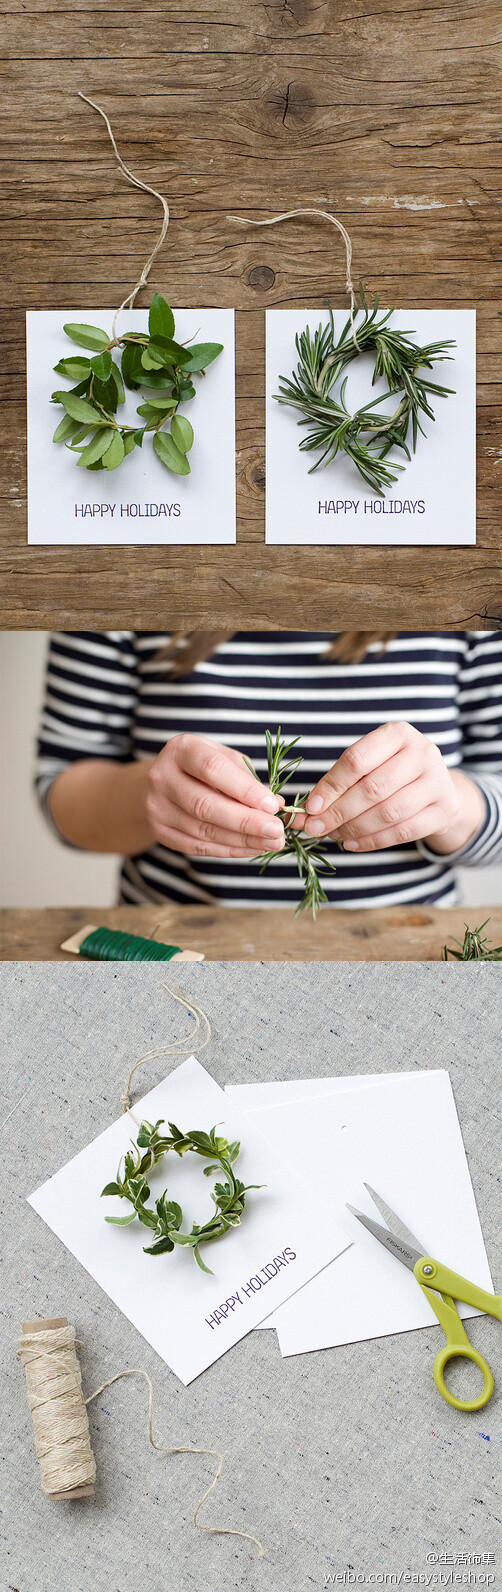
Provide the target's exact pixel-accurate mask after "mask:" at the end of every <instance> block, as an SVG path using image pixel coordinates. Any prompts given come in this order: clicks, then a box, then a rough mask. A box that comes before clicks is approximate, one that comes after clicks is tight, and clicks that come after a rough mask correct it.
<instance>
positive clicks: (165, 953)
mask: <svg viewBox="0 0 502 1592" xmlns="http://www.w3.org/2000/svg"><path fill="white" fill-rule="evenodd" d="M180 950H181V946H179V945H162V943H161V941H160V940H145V939H142V938H141V936H140V935H139V934H124V933H123V931H122V929H106V928H100V929H93V931H92V934H88V935H87V936H86V938H85V940H82V944H81V945H80V947H79V952H80V956H85V957H87V958H88V959H89V960H90V961H94V962H170V961H171V957H172V956H175V955H176V952H177V951H180Z"/></svg>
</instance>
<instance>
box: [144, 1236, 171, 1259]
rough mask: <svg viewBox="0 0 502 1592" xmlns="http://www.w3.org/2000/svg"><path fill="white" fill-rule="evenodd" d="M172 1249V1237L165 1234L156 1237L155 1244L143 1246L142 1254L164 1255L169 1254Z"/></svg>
mask: <svg viewBox="0 0 502 1592" xmlns="http://www.w3.org/2000/svg"><path fill="white" fill-rule="evenodd" d="M172 1249H174V1244H173V1242H172V1239H171V1238H168V1237H167V1236H166V1237H165V1238H158V1239H157V1242H156V1243H155V1244H150V1245H148V1247H146V1246H144V1248H143V1254H144V1255H166V1254H170V1252H171V1250H172Z"/></svg>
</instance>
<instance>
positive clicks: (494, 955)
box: [441, 918, 502, 962]
mask: <svg viewBox="0 0 502 1592" xmlns="http://www.w3.org/2000/svg"><path fill="white" fill-rule="evenodd" d="M489 922H490V919H489V918H485V921H484V923H480V925H479V928H478V929H470V928H469V926H468V924H467V923H466V924H465V925H464V927H465V934H464V938H463V940H454V942H453V945H443V949H442V952H441V961H442V962H449V961H450V958H451V957H453V958H454V960H455V961H456V962H502V945H492V944H491V942H490V940H489V938H488V935H486V934H485V936H484V938H483V929H486V925H487V923H489ZM456 945H457V946H458V947H459V949H458V950H457V951H456V950H455V946H456Z"/></svg>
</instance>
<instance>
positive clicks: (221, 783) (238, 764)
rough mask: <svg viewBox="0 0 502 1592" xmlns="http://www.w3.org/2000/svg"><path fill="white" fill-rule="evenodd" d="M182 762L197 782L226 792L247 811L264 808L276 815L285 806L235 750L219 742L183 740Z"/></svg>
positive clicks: (180, 744)
mask: <svg viewBox="0 0 502 1592" xmlns="http://www.w3.org/2000/svg"><path fill="white" fill-rule="evenodd" d="M178 761H179V762H180V763H181V766H182V767H183V768H184V769H185V770H186V773H187V774H191V775H192V776H193V778H194V779H197V780H200V781H201V782H202V783H203V784H204V785H209V787H210V789H213V790H219V791H222V792H223V793H224V794H225V795H226V796H231V797H232V798H233V800H234V801H238V802H243V803H244V805H245V806H246V807H252V808H262V809H263V811H264V812H268V813H275V812H277V811H278V810H279V808H280V807H283V806H284V798H283V797H281V796H274V795H273V794H272V791H271V790H270V789H269V788H268V787H267V786H266V785H262V783H261V780H260V779H257V778H255V776H254V774H252V773H251V772H250V770H249V769H248V768H247V767H246V764H245V762H244V758H243V756H242V753H241V752H236V751H235V750H234V748H233V747H228V746H220V744H219V743H218V742H217V741H206V740H203V739H202V737H200V736H193V735H186V736H184V735H182V736H180V737H179V745H178Z"/></svg>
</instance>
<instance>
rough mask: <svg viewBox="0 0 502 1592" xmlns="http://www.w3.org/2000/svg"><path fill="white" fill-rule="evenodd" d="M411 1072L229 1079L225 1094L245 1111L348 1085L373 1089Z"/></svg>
mask: <svg viewBox="0 0 502 1592" xmlns="http://www.w3.org/2000/svg"><path fill="white" fill-rule="evenodd" d="M413 1077H415V1073H408V1072H373V1073H372V1072H370V1073H352V1074H350V1073H349V1074H348V1075H347V1077H346V1078H285V1079H283V1080H282V1081H280V1080H277V1079H275V1078H271V1079H269V1080H268V1081H267V1082H266V1083H226V1084H225V1094H226V1095H229V1096H230V1099H231V1100H235V1104H236V1105H238V1106H242V1110H243V1111H260V1110H263V1107H264V1106H271V1105H280V1104H281V1102H283V1101H285V1100H305V1099H306V1098H308V1096H309V1095H325V1094H340V1093H342V1094H344V1093H345V1092H346V1091H347V1090H348V1089H367V1088H370V1089H373V1088H374V1086H375V1084H377V1083H387V1082H388V1080H389V1078H413Z"/></svg>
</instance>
